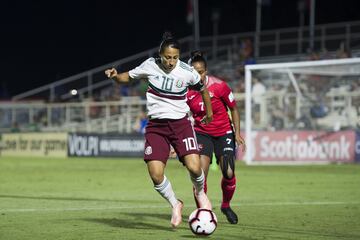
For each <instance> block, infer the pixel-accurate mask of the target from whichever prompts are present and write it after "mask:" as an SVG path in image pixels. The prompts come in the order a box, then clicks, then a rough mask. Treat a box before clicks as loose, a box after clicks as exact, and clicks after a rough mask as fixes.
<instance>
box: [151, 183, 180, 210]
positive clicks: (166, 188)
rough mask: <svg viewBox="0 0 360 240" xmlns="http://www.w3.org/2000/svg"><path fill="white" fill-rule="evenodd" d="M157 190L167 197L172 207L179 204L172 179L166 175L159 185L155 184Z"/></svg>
mask: <svg viewBox="0 0 360 240" xmlns="http://www.w3.org/2000/svg"><path fill="white" fill-rule="evenodd" d="M154 188H155V190H156V191H157V192H158V193H160V195H161V196H162V197H163V198H165V199H166V200H167V201H168V202H169V203H170V204H171V206H172V207H175V206H176V205H177V204H178V200H177V198H176V196H175V192H174V191H173V189H172V186H171V183H170V181H169V180H168V179H167V178H166V176H164V180H163V181H162V183H160V184H159V185H155V186H154Z"/></svg>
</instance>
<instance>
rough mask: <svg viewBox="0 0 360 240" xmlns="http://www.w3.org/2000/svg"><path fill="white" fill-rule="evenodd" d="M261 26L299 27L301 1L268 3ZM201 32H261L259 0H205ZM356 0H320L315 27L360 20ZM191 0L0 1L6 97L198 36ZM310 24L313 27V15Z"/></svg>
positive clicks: (1, 89)
mask: <svg viewBox="0 0 360 240" xmlns="http://www.w3.org/2000/svg"><path fill="white" fill-rule="evenodd" d="M263 1H264V2H269V4H267V5H265V6H263V8H262V11H263V19H262V28H263V29H273V28H283V27H295V26H298V25H299V14H298V11H297V0H263ZM199 5H200V31H201V35H202V36H205V35H211V34H212V24H211V12H212V10H213V9H215V8H216V9H218V10H219V11H220V14H221V18H220V23H219V32H220V34H228V33H237V32H248V31H254V30H255V13H256V0H237V1H236V0H199ZM359 5H360V3H359V1H358V0H343V1H335V0H333V1H330V0H316V20H315V22H316V24H323V23H332V22H340V21H354V20H360V13H359ZM186 14H187V0H172V1H169V0H168V1H165V0H145V1H136V0H133V1H127V0H118V1H84V0H80V1H76V0H72V1H67V0H64V1H31V0H28V1H26V0H24V1H19V0H3V1H1V4H0V26H1V28H0V29H1V44H0V47H1V54H0V64H1V72H0V78H1V85H0V98H2V99H6V98H7V99H8V98H10V97H11V96H13V95H15V94H18V93H22V92H24V91H27V90H31V89H33V88H36V87H39V86H41V85H44V84H48V83H51V82H53V81H56V80H59V79H62V78H65V77H68V76H71V75H73V74H77V73H80V72H83V71H86V70H89V69H91V68H94V67H97V66H100V65H104V64H107V63H110V62H113V61H116V60H118V59H121V58H123V57H126V56H129V55H132V54H136V53H138V52H140V51H144V50H146V49H149V48H153V47H156V46H157V45H158V44H159V42H160V40H161V36H162V33H163V32H164V31H165V30H169V31H172V32H173V33H174V35H175V36H176V37H177V38H182V37H186V36H189V35H191V34H192V26H191V25H189V24H188V23H187V21H186ZM305 24H306V25H307V24H308V14H307V15H306V19H305Z"/></svg>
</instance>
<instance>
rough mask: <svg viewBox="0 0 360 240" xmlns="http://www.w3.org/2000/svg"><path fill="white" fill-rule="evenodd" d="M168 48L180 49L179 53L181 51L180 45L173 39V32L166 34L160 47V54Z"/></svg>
mask: <svg viewBox="0 0 360 240" xmlns="http://www.w3.org/2000/svg"><path fill="white" fill-rule="evenodd" d="M167 47H171V48H176V49H179V51H180V44H179V42H178V41H177V40H176V39H175V38H174V37H173V35H172V34H171V32H164V34H163V37H162V41H161V43H160V47H159V53H162V52H164V50H165V48H167Z"/></svg>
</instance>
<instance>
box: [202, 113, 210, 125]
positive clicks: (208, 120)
mask: <svg viewBox="0 0 360 240" xmlns="http://www.w3.org/2000/svg"><path fill="white" fill-rule="evenodd" d="M212 120H213V116H212V115H205V116H204V117H203V118H202V119H201V121H200V122H201V123H202V124H205V125H208V124H209V123H211V121H212Z"/></svg>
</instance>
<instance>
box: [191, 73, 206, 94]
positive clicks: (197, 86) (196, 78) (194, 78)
mask: <svg viewBox="0 0 360 240" xmlns="http://www.w3.org/2000/svg"><path fill="white" fill-rule="evenodd" d="M189 84H190V86H189V88H190V89H192V90H195V91H202V90H204V88H205V85H204V84H203V82H202V81H201V76H200V74H199V73H198V72H197V71H196V70H194V68H192V71H191V80H190V82H189Z"/></svg>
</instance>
